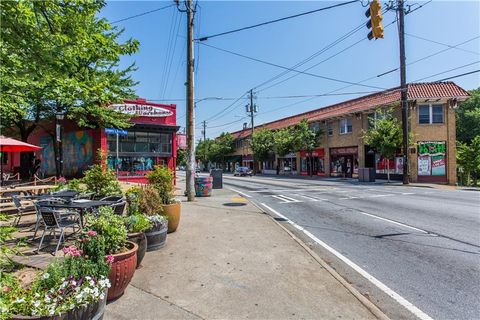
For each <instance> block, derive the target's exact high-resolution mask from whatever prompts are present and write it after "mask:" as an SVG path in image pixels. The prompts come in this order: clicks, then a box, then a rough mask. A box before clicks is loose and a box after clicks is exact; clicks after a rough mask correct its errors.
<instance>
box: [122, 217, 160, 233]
mask: <svg viewBox="0 0 480 320" xmlns="http://www.w3.org/2000/svg"><path fill="white" fill-rule="evenodd" d="M124 222H125V226H126V227H127V230H128V232H131V233H135V232H144V231H145V230H148V229H150V228H151V227H152V226H153V223H152V222H151V221H150V220H149V219H148V218H147V217H146V216H145V215H143V214H140V213H136V214H133V215H129V216H126V217H124Z"/></svg>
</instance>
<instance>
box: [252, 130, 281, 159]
mask: <svg viewBox="0 0 480 320" xmlns="http://www.w3.org/2000/svg"><path fill="white" fill-rule="evenodd" d="M274 145H275V136H274V133H273V132H272V130H269V129H266V128H263V129H260V130H257V131H255V132H254V133H253V138H252V141H251V143H250V147H251V148H252V150H253V155H254V157H255V160H259V161H265V160H267V159H268V158H269V157H270V156H271V154H273V147H274Z"/></svg>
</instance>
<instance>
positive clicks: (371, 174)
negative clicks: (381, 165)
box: [363, 168, 375, 182]
mask: <svg viewBox="0 0 480 320" xmlns="http://www.w3.org/2000/svg"><path fill="white" fill-rule="evenodd" d="M363 177H364V179H365V180H364V181H365V182H375V168H365V172H364V173H363Z"/></svg>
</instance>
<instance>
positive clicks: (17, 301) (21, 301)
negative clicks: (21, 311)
mask: <svg viewBox="0 0 480 320" xmlns="http://www.w3.org/2000/svg"><path fill="white" fill-rule="evenodd" d="M23 302H25V298H21V299H20V298H17V299H16V300H15V303H23Z"/></svg>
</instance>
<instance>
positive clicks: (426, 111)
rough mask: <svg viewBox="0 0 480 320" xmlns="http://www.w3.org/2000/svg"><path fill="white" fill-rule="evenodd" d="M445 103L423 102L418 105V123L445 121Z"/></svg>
mask: <svg viewBox="0 0 480 320" xmlns="http://www.w3.org/2000/svg"><path fill="white" fill-rule="evenodd" d="M443 118H444V116H443V104H422V105H419V106H418V123H419V124H435V123H444V120H443Z"/></svg>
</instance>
